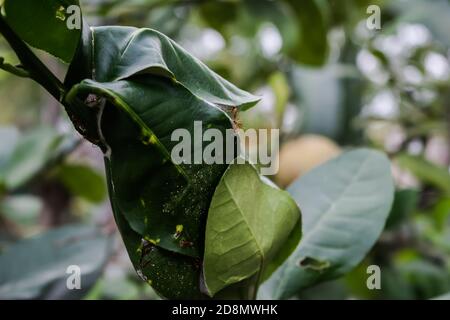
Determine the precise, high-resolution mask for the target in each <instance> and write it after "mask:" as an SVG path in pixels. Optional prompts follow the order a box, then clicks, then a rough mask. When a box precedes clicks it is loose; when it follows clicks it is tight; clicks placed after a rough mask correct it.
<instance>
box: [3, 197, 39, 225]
mask: <svg viewBox="0 0 450 320" xmlns="http://www.w3.org/2000/svg"><path fill="white" fill-rule="evenodd" d="M42 206H43V204H42V201H41V199H40V198H38V197H34V196H28V195H27V196H8V197H6V198H5V199H2V201H1V202H0V214H4V216H5V217H6V218H8V219H9V220H11V221H14V222H16V223H18V224H21V225H33V224H35V223H36V222H37V219H38V217H39V213H40V212H41V209H42Z"/></svg>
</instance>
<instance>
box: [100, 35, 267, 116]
mask: <svg viewBox="0 0 450 320" xmlns="http://www.w3.org/2000/svg"><path fill="white" fill-rule="evenodd" d="M93 36H94V65H95V79H96V80H97V81H99V82H110V81H117V80H123V79H126V78H129V77H131V76H134V75H137V74H143V73H145V74H154V75H159V76H164V77H168V78H171V79H173V80H174V81H176V82H178V83H180V84H181V85H183V86H184V87H186V88H187V89H188V90H189V91H190V92H191V93H192V94H194V95H195V96H197V97H198V98H200V99H202V100H204V101H207V102H209V103H212V104H215V105H224V106H233V107H242V108H244V109H245V108H249V107H251V106H253V105H255V104H256V103H257V102H258V101H259V98H258V97H255V96H253V95H251V94H249V93H247V92H245V91H243V90H241V89H239V88H237V87H235V86H234V85H233V84H231V83H230V82H228V81H227V80H225V79H223V78H222V77H221V76H219V75H218V74H216V73H214V72H213V71H211V70H210V69H209V68H208V67H207V66H206V65H204V64H203V63H202V62H201V61H199V60H198V59H196V58H195V57H193V56H192V55H190V54H189V53H188V52H186V51H185V50H184V49H183V48H182V47H181V46H179V45H178V44H177V43H175V42H174V41H172V40H171V39H169V38H168V37H166V36H165V35H163V34H162V33H159V32H157V31H155V30H151V29H136V28H132V27H98V28H93Z"/></svg>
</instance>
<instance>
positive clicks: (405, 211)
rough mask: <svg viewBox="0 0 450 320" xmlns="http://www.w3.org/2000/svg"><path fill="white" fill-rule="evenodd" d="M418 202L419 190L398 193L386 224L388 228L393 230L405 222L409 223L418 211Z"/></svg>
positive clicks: (406, 190)
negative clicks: (416, 210) (409, 219)
mask: <svg viewBox="0 0 450 320" xmlns="http://www.w3.org/2000/svg"><path fill="white" fill-rule="evenodd" d="M418 200H419V191H418V190H414V189H405V190H399V191H396V192H395V198H394V203H393V205H392V209H391V213H390V214H389V218H388V220H387V222H386V228H387V229H392V228H395V227H396V226H398V225H400V224H401V223H402V222H403V221H407V220H408V218H409V217H411V215H412V214H413V212H414V210H415V209H416V207H417V203H418Z"/></svg>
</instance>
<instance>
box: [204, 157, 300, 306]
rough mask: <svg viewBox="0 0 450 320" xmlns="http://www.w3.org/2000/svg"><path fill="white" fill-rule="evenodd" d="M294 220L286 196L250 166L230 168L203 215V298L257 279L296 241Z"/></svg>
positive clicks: (294, 210) (297, 226)
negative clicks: (281, 251)
mask: <svg viewBox="0 0 450 320" xmlns="http://www.w3.org/2000/svg"><path fill="white" fill-rule="evenodd" d="M239 190H252V196H249V195H248V194H247V193H245V192H239ZM299 218H300V210H299V209H298V207H297V205H296V204H295V202H294V200H293V199H292V198H291V197H290V196H289V194H288V193H287V192H285V191H283V190H280V189H278V188H277V187H275V186H274V185H273V184H270V185H269V184H268V183H266V182H265V181H264V180H262V179H261V177H260V176H259V174H258V172H257V170H256V169H255V168H254V167H253V166H252V165H251V164H246V165H241V164H235V165H231V166H230V167H229V168H228V169H227V171H226V172H225V173H224V175H223V177H222V180H221V181H220V183H219V185H218V186H217V189H216V191H215V193H214V196H213V198H212V202H211V207H210V208H209V212H208V221H207V225H206V236H205V255H204V262H203V272H204V276H205V286H206V289H207V290H208V293H209V295H210V296H211V297H213V296H214V295H215V294H216V293H217V292H219V291H220V290H222V289H223V288H225V287H227V286H229V285H231V284H234V283H237V282H240V281H242V280H244V279H248V278H250V277H252V276H253V275H257V274H258V273H262V272H263V271H264V268H265V267H266V266H267V265H268V263H269V262H270V261H271V260H272V259H273V258H274V257H276V256H277V254H278V253H279V252H280V250H281V249H282V248H283V246H284V244H285V242H286V241H287V240H288V239H289V238H290V237H292V238H296V239H297V240H299V238H300V237H299V236H298V235H299V234H301V226H300V224H298V223H297V222H298V220H299ZM297 244H298V241H297V243H295V244H294V245H293V246H291V248H290V252H287V255H286V257H285V258H287V256H289V254H290V253H291V252H292V250H293V249H295V247H296V245H297ZM258 278H259V277H258Z"/></svg>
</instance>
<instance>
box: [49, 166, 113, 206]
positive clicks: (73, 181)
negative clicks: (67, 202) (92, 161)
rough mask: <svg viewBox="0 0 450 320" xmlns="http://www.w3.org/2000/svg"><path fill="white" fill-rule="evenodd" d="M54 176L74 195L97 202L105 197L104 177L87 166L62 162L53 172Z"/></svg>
mask: <svg viewBox="0 0 450 320" xmlns="http://www.w3.org/2000/svg"><path fill="white" fill-rule="evenodd" d="M55 177H56V178H57V179H59V180H61V182H62V183H63V184H64V185H65V186H66V187H67V189H69V191H70V192H72V193H73V194H74V195H75V196H78V197H81V198H83V199H85V200H87V201H91V202H94V203H99V202H102V201H103V200H104V199H105V197H106V182H105V178H104V177H103V176H102V175H101V174H99V173H98V172H97V171H95V170H94V169H92V168H90V167H88V166H84V165H74V164H63V165H62V166H60V167H59V168H58V169H57V171H56V172H55Z"/></svg>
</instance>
